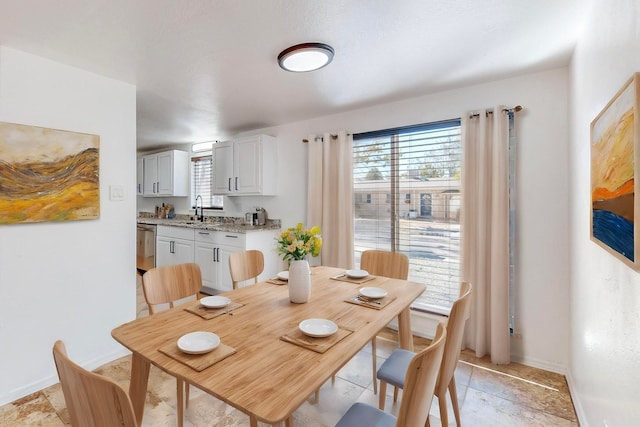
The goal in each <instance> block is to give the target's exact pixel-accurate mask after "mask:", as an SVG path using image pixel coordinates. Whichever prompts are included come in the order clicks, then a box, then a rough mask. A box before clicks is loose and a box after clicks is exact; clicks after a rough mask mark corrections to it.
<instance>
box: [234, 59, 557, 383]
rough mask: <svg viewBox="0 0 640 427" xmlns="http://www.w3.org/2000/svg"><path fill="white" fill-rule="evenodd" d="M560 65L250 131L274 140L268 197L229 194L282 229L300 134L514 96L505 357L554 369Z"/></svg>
mask: <svg viewBox="0 0 640 427" xmlns="http://www.w3.org/2000/svg"><path fill="white" fill-rule="evenodd" d="M568 76H569V74H568V69H566V68H562V69H556V70H551V71H547V72H542V73H537V74H531V75H527V76H522V77H517V78H512V79H507V80H502V81H497V82H493V83H489V84H483V85H478V86H471V87H466V88H460V89H456V90H452V91H447V92H442V93H438V94H434V95H430V96H424V97H419V98H414V99H411V100H407V101H403V102H397V103H392V104H385V105H380V106H378V107H374V108H369V109H364V110H357V111H352V112H348V113H342V114H336V115H332V116H327V117H321V118H318V119H315V120H309V121H304V122H298V123H293V124H290V125H286V126H278V127H273V128H267V129H261V130H259V131H256V132H254V133H266V134H269V135H274V136H276V137H277V139H278V156H279V158H278V162H279V174H278V194H279V195H278V196H276V197H262V198H258V197H255V198H239V200H238V201H237V203H238V204H240V205H241V208H240V210H239V211H240V212H242V211H243V210H248V209H250V208H251V207H252V206H253V205H254V204H258V203H259V204H262V205H263V206H264V207H265V208H266V209H267V211H268V212H269V215H270V217H272V218H280V219H281V220H282V225H283V227H288V226H290V225H292V224H295V223H297V222H298V221H304V220H305V217H306V207H305V206H306V205H305V203H306V202H305V200H306V152H307V151H306V145H305V144H303V143H302V139H303V138H307V137H308V136H309V134H317V133H322V132H325V131H332V132H334V131H338V130H341V129H345V130H347V131H350V132H354V133H357V132H363V131H370V130H376V129H383V128H389V127H395V126H402V125H409V124H416V123H424V122H430V121H436V120H444V119H450V118H455V117H460V116H461V115H462V114H464V112H465V111H469V110H472V109H477V108H482V107H492V106H494V105H498V104H503V105H506V106H514V105H517V104H521V105H522V106H524V111H522V112H520V113H518V116H517V123H518V124H517V132H518V154H517V156H518V172H517V177H518V178H517V189H518V207H517V209H518V213H517V224H518V225H517V242H518V243H517V252H518V260H519V262H518V269H517V284H516V301H517V303H516V304H517V307H516V310H517V317H516V326H517V332H519V333H521V334H522V338H521V339H512V359H513V360H514V361H519V362H524V363H527V364H529V365H532V366H537V367H541V368H544V369H549V370H552V371H556V372H562V373H564V372H565V371H566V365H567V359H568V356H567V353H568V340H569V335H568V322H569V315H568V310H567V307H568V306H569V302H568V283H569V267H568V261H569V257H568V231H567V230H568V215H567V212H568V197H569V196H568V171H567V164H568V158H567V155H568V138H569V134H568V132H569V126H568V104H567V102H568V90H569V86H568Z"/></svg>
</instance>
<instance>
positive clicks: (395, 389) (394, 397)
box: [393, 386, 398, 403]
mask: <svg viewBox="0 0 640 427" xmlns="http://www.w3.org/2000/svg"><path fill="white" fill-rule="evenodd" d="M397 401H398V387H396V386H393V403H396V402H397Z"/></svg>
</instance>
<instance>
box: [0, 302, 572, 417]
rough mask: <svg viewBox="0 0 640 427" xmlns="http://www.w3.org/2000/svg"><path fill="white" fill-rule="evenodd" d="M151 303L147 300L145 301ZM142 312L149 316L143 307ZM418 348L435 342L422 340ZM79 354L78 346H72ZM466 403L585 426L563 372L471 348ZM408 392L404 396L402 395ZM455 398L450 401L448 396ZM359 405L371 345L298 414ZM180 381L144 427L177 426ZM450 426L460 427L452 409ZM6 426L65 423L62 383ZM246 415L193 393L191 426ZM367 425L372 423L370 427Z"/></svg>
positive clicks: (20, 408) (162, 384)
mask: <svg viewBox="0 0 640 427" xmlns="http://www.w3.org/2000/svg"><path fill="white" fill-rule="evenodd" d="M142 301H144V299H142ZM138 307H139V310H138V315H139V316H144V315H147V313H146V307H145V306H144V303H143V302H142V303H141V304H139V306H138ZM415 344H416V350H419V349H420V348H423V347H424V346H425V345H428V341H427V340H424V339H422V338H418V337H416V339H415ZM397 345H398V343H397V337H396V335H395V333H394V332H393V331H391V330H385V331H383V333H382V334H381V336H380V337H379V339H378V366H380V365H381V364H382V362H383V361H384V359H385V358H386V357H387V356H388V355H389V354H390V352H391V351H393V349H394V348H396V347H397ZM69 350H70V353H71V354H73V349H69ZM96 372H99V373H101V374H103V375H106V376H108V377H110V378H113V379H114V380H115V381H117V382H118V383H120V384H121V385H122V387H123V388H124V389H125V390H128V381H129V372H130V357H124V358H121V359H118V360H116V361H114V362H111V363H108V364H107V365H105V366H103V367H101V368H99V369H97V370H96ZM456 384H457V388H458V402H459V405H460V411H461V418H462V424H463V425H464V426H492V427H496V426H508V427H513V426H545V427H546V426H577V425H578V422H577V419H576V414H575V411H574V408H573V405H572V402H571V398H570V396H569V390H568V387H567V383H566V381H565V379H564V377H563V376H562V375H558V374H555V373H551V372H546V371H542V370H540V369H535V368H531V367H528V366H524V365H519V364H516V363H512V364H510V365H508V366H495V365H492V364H491V363H490V362H489V361H488V360H487V359H486V358H482V359H478V358H476V357H475V356H474V355H473V354H472V353H471V352H468V351H463V352H462V354H461V358H460V362H459V364H458V368H457V370H456ZM392 390H393V388H392V387H389V389H388V396H387V406H386V409H387V410H388V411H391V412H393V413H396V412H397V410H398V408H399V403H396V404H393V402H392V401H393V398H392V393H393V391H392ZM401 396H402V395H400V398H401ZM436 400H437V399H435V398H434V404H433V405H432V407H431V425H432V426H438V425H440V420H439V411H438V403H437V401H436ZM447 400H448V401H449V399H447ZM355 401H363V402H368V403H370V404H373V405H377V402H378V397H377V396H376V395H374V394H373V388H372V374H371V347H370V346H367V347H365V348H364V349H363V350H362V351H360V353H358V354H357V355H356V357H355V358H354V359H353V360H352V361H351V362H350V363H349V364H347V365H346V366H345V367H344V368H343V369H342V370H341V371H340V372H339V373H338V375H337V377H336V381H335V384H332V383H331V381H330V380H329V381H327V382H326V383H325V384H324V386H323V387H322V388H321V390H320V401H319V402H316V401H315V399H314V397H313V396H311V397H310V398H309V399H308V400H307V401H306V402H305V403H304V404H303V405H302V406H301V407H300V408H299V409H298V410H297V411H296V412H295V413H294V424H295V426H296V427H321V426H333V425H335V423H336V422H337V421H338V419H339V418H340V416H341V415H342V414H343V413H344V412H346V410H347V409H348V407H349V406H350V405H351V404H352V403H353V402H355ZM175 403H176V402H175V380H174V379H173V378H172V377H170V376H168V375H166V374H164V373H163V372H162V371H160V370H159V369H157V368H155V367H153V366H152V367H151V373H150V377H149V387H148V392H147V400H146V406H145V413H144V420H143V426H153V427H156V426H174V425H176V405H175ZM448 406H449V421H450V425H455V420H453V412H452V409H451V404H450V403H448ZM0 425H1V426H5V427H13V426H21V427H22V426H65V425H69V416H68V413H67V411H66V409H65V404H64V397H63V395H62V391H61V389H60V386H59V385H58V384H56V385H54V386H51V387H49V388H46V389H44V390H41V391H39V392H36V393H33V394H31V395H29V396H26V397H24V398H23V399H20V400H18V401H16V402H13V403H10V404H7V405H4V406H2V407H0ZM248 425H249V419H248V417H247V416H246V415H244V414H243V413H241V412H239V411H237V410H235V409H233V408H232V407H229V406H228V405H226V404H224V403H222V402H220V401H219V400H217V399H215V398H213V397H211V396H209V395H207V394H206V393H203V392H201V391H200V390H197V389H195V388H193V387H192V388H191V398H190V400H189V408H188V409H187V411H186V414H185V426H188V427H191V426H228V427H234V426H248ZM363 427H367V426H363Z"/></svg>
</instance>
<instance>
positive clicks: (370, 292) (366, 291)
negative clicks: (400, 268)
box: [359, 287, 387, 298]
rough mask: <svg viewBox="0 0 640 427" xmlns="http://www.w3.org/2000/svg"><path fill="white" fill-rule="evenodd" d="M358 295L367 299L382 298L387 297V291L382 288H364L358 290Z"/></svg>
mask: <svg viewBox="0 0 640 427" xmlns="http://www.w3.org/2000/svg"><path fill="white" fill-rule="evenodd" d="M359 292H360V295H362V296H365V297H367V298H384V297H386V296H387V291H385V290H384V289H382V288H373V287H364V288H360V290H359Z"/></svg>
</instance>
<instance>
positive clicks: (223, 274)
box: [214, 246, 238, 291]
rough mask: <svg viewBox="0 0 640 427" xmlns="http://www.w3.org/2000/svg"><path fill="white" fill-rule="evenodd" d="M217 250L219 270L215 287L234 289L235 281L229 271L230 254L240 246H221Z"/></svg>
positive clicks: (225, 289) (223, 289) (226, 289)
mask: <svg viewBox="0 0 640 427" xmlns="http://www.w3.org/2000/svg"><path fill="white" fill-rule="evenodd" d="M217 250H218V253H217V254H216V259H217V260H218V262H217V263H216V264H217V265H218V271H217V274H216V283H215V285H214V288H216V289H220V290H221V291H230V290H232V289H233V282H232V281H231V272H230V271H229V255H230V254H231V253H233V252H237V251H238V248H234V247H231V246H220V247H218V249H217Z"/></svg>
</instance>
